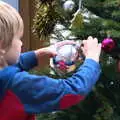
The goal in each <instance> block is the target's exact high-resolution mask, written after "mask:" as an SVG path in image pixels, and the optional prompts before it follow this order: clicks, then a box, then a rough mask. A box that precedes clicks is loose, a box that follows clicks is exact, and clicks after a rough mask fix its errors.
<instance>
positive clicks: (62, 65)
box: [53, 45, 83, 75]
mask: <svg viewBox="0 0 120 120" xmlns="http://www.w3.org/2000/svg"><path fill="white" fill-rule="evenodd" d="M78 56H79V57H81V58H83V57H82V54H81V56H80V54H79V53H78V46H77V45H64V46H61V47H59V48H57V56H55V57H54V58H53V66H54V69H55V71H56V72H57V73H58V74H59V75H65V74H67V73H70V72H73V71H74V70H75V68H76V61H77V59H78Z"/></svg>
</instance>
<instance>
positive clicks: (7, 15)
mask: <svg viewBox="0 0 120 120" xmlns="http://www.w3.org/2000/svg"><path fill="white" fill-rule="evenodd" d="M21 30H22V31H23V20H22V18H21V16H20V15H19V13H18V12H17V10H16V9H15V8H13V7H12V6H11V5H9V4H7V3H5V2H3V1H0V40H2V43H3V44H2V45H3V46H2V47H3V48H6V47H9V46H10V45H11V43H12V40H13V37H14V35H15V34H17V32H20V31H21Z"/></svg>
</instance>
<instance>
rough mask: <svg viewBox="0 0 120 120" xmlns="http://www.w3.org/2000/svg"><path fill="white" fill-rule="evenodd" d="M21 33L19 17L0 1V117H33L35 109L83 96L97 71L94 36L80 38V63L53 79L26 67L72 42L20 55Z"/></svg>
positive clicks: (65, 103) (72, 101)
mask: <svg viewBox="0 0 120 120" xmlns="http://www.w3.org/2000/svg"><path fill="white" fill-rule="evenodd" d="M22 35H23V21H22V18H21V17H20V15H19V14H18V12H17V11H16V10H15V9H14V8H13V7H11V6H10V5H8V4H6V3H4V2H2V1H0V68H1V69H0V120H34V119H35V118H34V114H35V113H45V112H52V111H57V110H62V109H66V108H69V107H71V106H72V105H75V104H77V103H79V102H80V101H81V100H83V99H84V98H85V96H86V95H87V94H88V93H89V92H90V91H91V89H92V87H93V86H94V85H95V83H96V81H97V80H98V78H99V75H100V71H101V70H100V65H99V56H100V52H101V44H98V40H97V39H96V38H92V37H88V40H84V41H83V44H84V47H83V48H82V49H83V52H84V54H85V56H86V59H85V61H84V63H83V65H82V66H81V67H80V68H79V69H78V70H77V72H76V73H74V74H73V75H72V77H69V78H67V79H58V80H55V79H53V78H50V77H47V76H38V75H32V74H29V73H28V72H27V71H28V70H30V69H31V68H33V67H35V66H36V65H38V64H42V58H43V57H51V55H52V56H54V55H56V51H55V50H56V49H55V48H56V46H60V45H64V44H73V43H74V42H72V41H71V42H70V41H65V42H60V43H57V44H55V45H52V46H49V47H46V48H42V49H38V50H35V51H31V52H26V53H23V54H21V55H20V52H21V46H22V42H21V40H20V38H21V37H22ZM93 44H94V47H93ZM53 48H54V49H53ZM41 69H42V68H41Z"/></svg>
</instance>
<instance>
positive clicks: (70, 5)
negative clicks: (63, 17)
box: [63, 0, 75, 12]
mask: <svg viewBox="0 0 120 120" xmlns="http://www.w3.org/2000/svg"><path fill="white" fill-rule="evenodd" d="M74 7H75V3H74V2H73V1H72V0H67V1H66V2H65V3H64V4H63V8H64V10H65V11H66V12H71V11H72V10H73V8H74Z"/></svg>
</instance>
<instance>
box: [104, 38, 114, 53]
mask: <svg viewBox="0 0 120 120" xmlns="http://www.w3.org/2000/svg"><path fill="white" fill-rule="evenodd" d="M115 47H116V44H115V41H114V40H113V39H111V38H105V39H104V40H103V41H102V49H103V51H104V52H106V53H110V52H112V50H113V49H114V48H115Z"/></svg>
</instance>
